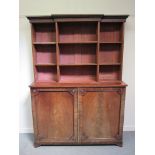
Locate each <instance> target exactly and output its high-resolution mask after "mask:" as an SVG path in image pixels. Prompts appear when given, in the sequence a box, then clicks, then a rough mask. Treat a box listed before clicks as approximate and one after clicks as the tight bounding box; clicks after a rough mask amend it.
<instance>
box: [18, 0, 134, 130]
mask: <svg viewBox="0 0 155 155" xmlns="http://www.w3.org/2000/svg"><path fill="white" fill-rule="evenodd" d="M51 14H129V15H130V17H129V18H128V19H127V22H126V24H125V48H124V64H123V65H124V67H123V81H125V82H126V83H127V84H128V87H127V91H126V105H125V120H124V130H134V128H135V127H134V126H135V122H134V118H135V92H134V63H135V58H134V56H135V55H134V49H135V48H134V43H135V38H134V33H135V28H134V21H135V20H134V19H135V18H134V17H135V16H134V0H78V1H77V0H37V1H32V0H20V17H19V27H20V29H19V33H20V36H19V51H20V102H19V110H20V116H19V117H20V120H19V121H20V127H19V128H20V132H32V131H33V126H32V114H31V98H30V91H29V87H28V86H29V85H30V84H31V83H32V82H33V68H32V54H31V32H30V24H29V22H28V20H27V19H26V17H25V16H27V15H51Z"/></svg>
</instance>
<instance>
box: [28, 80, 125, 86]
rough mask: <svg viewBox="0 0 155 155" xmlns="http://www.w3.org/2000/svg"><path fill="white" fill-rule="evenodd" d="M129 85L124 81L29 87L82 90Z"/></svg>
mask: <svg viewBox="0 0 155 155" xmlns="http://www.w3.org/2000/svg"><path fill="white" fill-rule="evenodd" d="M126 86H127V84H126V83H124V82H123V81H119V82H104V83H101V82H97V83H51V82H33V83H32V84H31V85H30V86H29V87H30V88H61V87H66V88H68V87H70V88H73V87H74V88H75V87H76V88H81V87H94V88H98V87H105V88H108V87H126Z"/></svg>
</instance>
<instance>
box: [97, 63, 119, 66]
mask: <svg viewBox="0 0 155 155" xmlns="http://www.w3.org/2000/svg"><path fill="white" fill-rule="evenodd" d="M99 65H101V66H119V65H121V63H100V64H99Z"/></svg>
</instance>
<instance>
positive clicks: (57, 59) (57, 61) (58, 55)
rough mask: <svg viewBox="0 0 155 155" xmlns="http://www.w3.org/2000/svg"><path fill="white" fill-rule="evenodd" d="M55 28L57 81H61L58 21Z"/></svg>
mask: <svg viewBox="0 0 155 155" xmlns="http://www.w3.org/2000/svg"><path fill="white" fill-rule="evenodd" d="M55 27H56V28H55V29H56V64H57V81H58V82H59V81H60V66H59V63H60V62H59V57H60V51H59V44H58V42H59V28H58V23H57V22H55Z"/></svg>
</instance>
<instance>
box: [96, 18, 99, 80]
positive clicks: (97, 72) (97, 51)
mask: <svg viewBox="0 0 155 155" xmlns="http://www.w3.org/2000/svg"><path fill="white" fill-rule="evenodd" d="M99 52H100V21H98V23H97V50H96V62H97V71H96V76H97V82H98V81H99V67H100V66H99Z"/></svg>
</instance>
